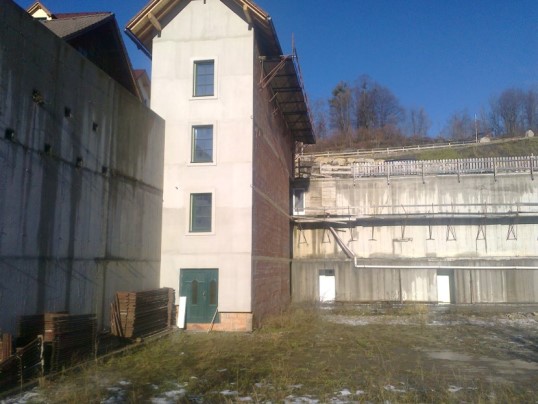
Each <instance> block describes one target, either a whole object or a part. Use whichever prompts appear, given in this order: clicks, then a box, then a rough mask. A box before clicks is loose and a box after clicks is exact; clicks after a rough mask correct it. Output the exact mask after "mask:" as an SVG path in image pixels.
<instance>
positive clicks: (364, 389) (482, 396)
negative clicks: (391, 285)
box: [39, 305, 537, 403]
mask: <svg viewBox="0 0 538 404" xmlns="http://www.w3.org/2000/svg"><path fill="white" fill-rule="evenodd" d="M431 310H432V309H431V308H429V307H428V306H418V305H417V306H405V305H404V306H401V307H395V308H389V307H386V306H385V307H383V306H369V307H367V308H365V307H359V306H353V305H349V306H347V307H344V306H334V307H333V308H326V307H325V308H320V307H318V306H299V307H294V308H292V309H290V310H289V311H285V312H283V313H281V314H279V315H277V316H274V317H273V318H271V319H269V320H268V321H267V322H265V324H264V326H263V328H261V329H259V330H257V331H255V332H253V333H250V334H233V333H216V332H214V333H209V334H208V333H185V332H177V333H174V334H172V335H170V336H169V337H167V338H163V339H161V340H158V341H155V342H152V343H151V344H148V345H146V346H145V347H143V348H141V349H139V350H137V351H136V352H131V353H128V354H124V355H121V356H117V357H114V358H112V359H110V360H108V361H107V362H106V363H102V364H91V365H88V366H87V367H86V368H85V369H83V370H81V371H78V372H76V373H71V374H64V375H62V376H61V377H58V378H56V379H54V380H52V381H49V382H48V383H47V384H46V385H45V386H43V387H42V388H41V389H39V394H40V395H41V396H42V397H44V398H45V400H46V401H48V402H77V401H78V402H110V403H114V402H133V403H136V402H152V401H153V402H159V403H161V402H193V401H194V402H197V401H201V400H203V401H204V402H240V401H252V402H268V401H271V402H279V401H280V402H283V401H285V400H287V401H288V402H308V400H312V401H310V402H314V401H315V400H318V402H329V401H331V400H333V401H336V400H339V401H340V402H351V401H361V402H363V401H371V402H383V401H386V400H388V401H391V402H463V401H467V402H490V401H497V402H531V401H533V400H535V397H536V390H535V386H534V382H533V377H534V375H535V374H536V373H535V368H534V367H533V366H534V365H537V363H536V362H530V363H529V364H528V368H527V370H525V369H524V367H523V368H522V369H521V371H518V372H512V373H509V372H508V373H507V370H506V368H502V369H501V368H500V367H497V364H495V363H494V361H500V360H501V359H503V360H504V359H507V360H508V359H510V360H513V359H514V358H511V357H509V356H508V351H506V350H505V349H504V347H506V346H507V345H506V344H508V342H509V341H508V340H507V339H508V338H509V336H510V335H511V333H503V332H502V330H499V332H498V333H496V331H495V327H493V326H491V327H490V326H488V324H489V323H487V324H486V323H484V322H483V323H480V322H478V323H477V324H475V323H473V322H472V321H471V322H469V321H464V319H465V318H467V319H468V318H469V314H468V313H466V314H465V318H463V317H462V315H461V314H460V313H454V312H447V311H445V312H441V313H440V314H439V313H438V314H432V312H431ZM381 311H382V312H383V313H381ZM335 319H338V321H336V320H335ZM342 319H349V321H348V322H345V321H339V320H342ZM352 320H353V321H355V323H353V321H352ZM393 320H394V321H393ZM396 320H397V321H396ZM448 320H450V321H448ZM512 331H514V330H512ZM527 331H528V332H531V333H534V334H532V335H530V336H529V341H533V340H534V339H533V338H536V334H535V333H536V328H534V329H533V328H529V329H527ZM517 332H518V333H520V332H522V331H521V330H517ZM493 337H496V338H493ZM492 341H495V342H492ZM512 345H513V344H512ZM523 348H524V347H522V349H523ZM531 348H532V347H529V349H531ZM521 353H522V354H523V355H524V353H525V351H524V350H522V351H521ZM512 363H516V362H512ZM107 400H108V401H107ZM114 400H116V401H114ZM301 400H303V401H301Z"/></svg>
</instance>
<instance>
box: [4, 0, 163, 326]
mask: <svg viewBox="0 0 538 404" xmlns="http://www.w3.org/2000/svg"><path fill="white" fill-rule="evenodd" d="M0 94H2V97H0V135H1V136H0V329H1V330H2V331H7V332H14V331H15V326H16V319H17V316H19V315H21V314H36V313H40V312H43V311H48V310H52V311H56V310H69V311H70V312H72V313H75V314H77V313H89V312H92V313H96V314H97V315H98V316H99V319H100V321H101V323H102V324H104V325H107V322H108V307H109V304H110V301H111V298H112V296H113V294H114V293H115V292H116V291H117V290H140V289H146V288H153V287H158V286H159V264H160V232H161V211H162V175H163V174H162V167H163V149H164V122H163V120H162V119H161V118H159V117H158V116H157V115H156V114H155V113H153V112H152V111H150V110H149V109H148V108H146V107H145V106H143V105H142V104H141V103H140V102H139V101H138V100H137V99H136V98H135V97H133V96H132V95H131V94H129V93H128V92H127V91H126V90H124V89H123V87H121V86H120V85H119V84H117V83H116V82H114V81H113V80H112V79H111V78H110V77H108V76H107V75H106V74H105V73H104V72H102V71H101V70H99V69H98V68H97V67H96V66H94V65H93V64H92V63H90V62H89V61H88V60H86V59H85V58H84V57H82V56H81V55H79V54H78V53H77V52H76V51H75V49H73V48H72V47H70V46H69V45H67V44H65V43H64V42H63V41H62V40H61V39H59V38H58V37H56V36H55V35H54V34H53V33H51V32H50V31H49V30H47V29H46V28H45V27H44V26H42V24H41V23H39V22H38V21H35V20H33V19H32V18H31V17H30V16H29V15H28V14H27V13H26V12H25V11H24V10H22V9H20V8H19V7H17V6H16V5H14V4H13V3H12V2H11V1H7V2H3V3H2V5H1V6H0ZM36 101H39V102H36ZM41 101H42V102H41ZM67 109H68V110H69V113H66V112H67ZM11 132H13V133H14V137H13V139H9V136H6V134H9V133H11Z"/></svg>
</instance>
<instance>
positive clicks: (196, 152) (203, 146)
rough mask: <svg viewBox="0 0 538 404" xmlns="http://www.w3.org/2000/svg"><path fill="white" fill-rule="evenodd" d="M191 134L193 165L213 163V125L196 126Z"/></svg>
mask: <svg viewBox="0 0 538 404" xmlns="http://www.w3.org/2000/svg"><path fill="white" fill-rule="evenodd" d="M191 132H192V133H191V163H213V162H214V146H213V145H214V142H213V138H214V136H213V125H194V126H192V130H191Z"/></svg>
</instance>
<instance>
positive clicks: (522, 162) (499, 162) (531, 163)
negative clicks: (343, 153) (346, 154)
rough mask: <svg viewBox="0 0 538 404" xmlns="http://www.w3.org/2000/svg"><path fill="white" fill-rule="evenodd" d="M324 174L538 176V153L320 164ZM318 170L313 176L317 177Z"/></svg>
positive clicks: (370, 175)
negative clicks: (531, 154)
mask: <svg viewBox="0 0 538 404" xmlns="http://www.w3.org/2000/svg"><path fill="white" fill-rule="evenodd" d="M318 167H319V176H321V177H333V176H343V177H349V176H351V177H353V178H361V177H397V176H409V175H420V176H427V175H443V174H453V175H466V174H484V173H489V174H491V173H493V174H494V175H497V174H499V173H522V172H529V173H530V175H531V177H532V179H534V172H535V171H536V170H537V169H538V157H537V156H524V157H488V158H474V159H451V160H423V161H420V160H411V161H383V162H364V163H362V162H355V163H352V164H348V165H332V164H323V163H322V164H320V165H319V166H318ZM315 171H317V170H315V169H314V171H313V175H314V176H316V174H318V173H316V172H315Z"/></svg>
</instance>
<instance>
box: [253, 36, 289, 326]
mask: <svg viewBox="0 0 538 404" xmlns="http://www.w3.org/2000/svg"><path fill="white" fill-rule="evenodd" d="M259 56H261V55H260V50H259V48H258V47H257V46H256V47H255V51H254V60H253V63H254V67H255V68H254V81H255V87H254V134H253V135H254V151H253V153H254V162H253V171H254V173H253V175H254V178H253V220H252V222H253V229H252V231H253V251H252V254H253V274H252V282H253V312H254V321H255V324H257V325H258V324H259V323H260V321H261V320H262V319H263V318H264V317H265V316H267V315H268V314H275V313H278V312H279V311H280V310H282V308H283V307H286V306H287V305H288V304H289V301H290V258H291V223H290V218H289V212H290V182H291V179H292V176H293V153H294V146H295V142H294V141H293V137H292V135H291V133H290V132H289V130H288V129H287V128H286V126H285V123H284V119H283V117H282V115H281V114H279V113H277V114H274V113H273V109H272V107H271V101H270V99H271V97H272V94H271V93H270V90H269V88H265V89H260V88H259V86H258V85H257V81H258V78H259V77H261V74H262V71H261V69H262V67H261V63H260V62H259V58H258V57H259Z"/></svg>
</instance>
